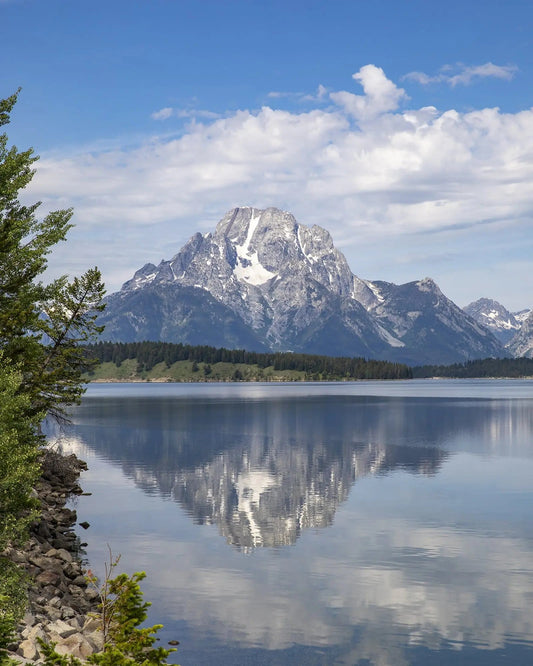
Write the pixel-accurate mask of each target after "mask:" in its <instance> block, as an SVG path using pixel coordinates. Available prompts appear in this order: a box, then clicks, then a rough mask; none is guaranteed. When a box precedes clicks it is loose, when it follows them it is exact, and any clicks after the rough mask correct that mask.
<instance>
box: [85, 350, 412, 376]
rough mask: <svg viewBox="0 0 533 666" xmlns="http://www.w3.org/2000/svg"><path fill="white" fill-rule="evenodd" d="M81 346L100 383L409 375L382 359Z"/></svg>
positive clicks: (396, 364)
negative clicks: (94, 363)
mask: <svg viewBox="0 0 533 666" xmlns="http://www.w3.org/2000/svg"><path fill="white" fill-rule="evenodd" d="M85 350H86V354H87V357H88V359H90V360H91V361H92V362H94V361H95V360H97V361H98V362H99V364H98V366H96V367H93V368H92V369H91V370H89V371H88V373H87V378H88V379H91V380H100V381H106V380H107V381H142V380H144V381H147V380H148V381H177V382H179V381H182V382H191V381H192V382H194V381H196V382H198V381H200V382H201V381H349V380H356V379H409V378H410V377H411V376H412V372H411V369H410V368H409V367H408V366H406V365H403V364H401V363H391V362H388V361H373V360H366V359H364V358H346V357H332V356H316V355H310V354H292V353H289V352H274V353H260V352H249V351H245V350H243V349H224V348H215V347H208V346H193V345H183V344H173V343H169V342H128V343H122V342H99V343H97V344H94V345H88V346H86V347H85Z"/></svg>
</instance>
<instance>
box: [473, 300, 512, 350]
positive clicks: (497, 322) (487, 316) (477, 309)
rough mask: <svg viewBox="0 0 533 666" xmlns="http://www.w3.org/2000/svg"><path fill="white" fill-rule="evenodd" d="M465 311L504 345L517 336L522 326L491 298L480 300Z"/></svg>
mask: <svg viewBox="0 0 533 666" xmlns="http://www.w3.org/2000/svg"><path fill="white" fill-rule="evenodd" d="M463 309H464V311H465V312H466V313H467V314H468V315H470V316H471V317H472V319H475V320H476V321H477V322H478V323H479V324H481V325H482V326H485V327H486V328H488V329H489V330H490V331H491V332H492V333H493V334H494V335H495V336H496V337H497V338H498V340H499V341H500V342H501V343H502V344H504V345H505V344H507V343H508V342H509V341H510V340H511V338H512V337H513V336H514V335H516V333H517V332H518V331H519V330H520V327H521V325H522V322H520V321H519V320H518V319H517V318H516V317H515V316H514V315H513V314H512V313H511V312H509V311H508V310H507V309H506V308H504V306H503V305H502V304H501V303H498V301H494V300H492V299H491V298H479V299H478V300H477V301H474V302H473V303H470V304H469V305H467V306H466V307H465V308H463Z"/></svg>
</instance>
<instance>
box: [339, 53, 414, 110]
mask: <svg viewBox="0 0 533 666" xmlns="http://www.w3.org/2000/svg"><path fill="white" fill-rule="evenodd" d="M353 78H354V79H355V80H356V81H357V82H359V83H360V84H361V85H362V87H363V91H364V93H365V94H364V95H354V94H353V93H350V92H346V91H345V90H343V91H341V92H333V93H330V98H331V99H332V100H333V101H334V102H335V103H336V104H338V105H339V106H340V107H342V108H343V109H344V110H345V111H346V113H348V114H350V115H351V116H353V117H354V118H356V119H358V120H365V119H369V118H374V117H376V116H378V115H380V114H382V113H385V112H387V111H394V110H396V109H397V108H398V105H399V104H400V102H401V101H402V100H403V99H407V94H406V92H405V90H403V88H397V87H396V85H395V84H394V83H393V82H392V81H390V80H389V79H388V78H387V77H386V76H385V72H384V71H383V70H382V69H381V67H376V66H375V65H365V66H364V67H361V69H360V70H359V71H358V72H357V73H355V74H354V75H353Z"/></svg>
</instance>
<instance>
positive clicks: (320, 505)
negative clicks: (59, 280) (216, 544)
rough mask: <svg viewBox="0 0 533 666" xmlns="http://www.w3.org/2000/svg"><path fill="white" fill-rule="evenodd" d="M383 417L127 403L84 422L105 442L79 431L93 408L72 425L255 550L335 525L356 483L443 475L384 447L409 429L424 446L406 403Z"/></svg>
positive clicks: (365, 406)
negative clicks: (101, 424)
mask: <svg viewBox="0 0 533 666" xmlns="http://www.w3.org/2000/svg"><path fill="white" fill-rule="evenodd" d="M318 406H320V409H317V407H318ZM381 407H382V405H381V403H380V401H379V400H377V399H372V398H364V399H359V400H356V401H354V400H353V399H346V400H343V401H340V402H339V400H335V401H333V400H332V401H331V404H330V405H327V406H326V409H323V401H322V400H320V401H317V400H313V399H311V400H309V399H306V400H299V401H295V402H292V401H291V403H290V404H287V403H286V402H284V401H268V402H266V403H261V404H258V403H249V402H242V401H224V403H221V402H216V401H215V402H211V401H209V402H205V401H180V402H174V403H169V402H168V401H164V400H163V401H161V400H158V401H157V402H156V401H148V403H147V402H146V400H132V399H129V400H126V401H124V402H123V404H120V405H119V406H117V405H116V404H114V403H113V404H109V403H103V404H99V405H98V407H96V406H91V404H90V403H89V404H88V407H87V408H86V409H88V410H89V414H87V418H88V419H89V420H92V419H94V418H96V419H97V420H98V421H105V422H106V423H107V424H108V426H107V428H106V433H105V436H102V437H95V436H94V433H93V434H92V435H91V432H92V428H91V430H90V431H89V432H86V431H85V430H84V426H83V424H84V422H85V416H84V415H85V411H86V410H84V409H82V410H81V412H80V413H78V414H77V416H76V421H77V424H78V425H77V432H78V433H79V434H81V435H82V436H83V438H84V440H85V441H86V442H87V443H88V444H89V445H90V446H91V447H93V448H94V449H95V450H96V451H97V452H98V453H100V454H104V455H105V457H106V458H108V459H111V460H114V461H120V463H121V465H122V467H123V470H124V473H125V475H126V476H128V477H130V478H133V479H134V480H135V483H136V484H137V485H138V486H139V487H141V488H142V489H143V490H144V491H146V492H147V493H154V492H157V493H160V494H161V495H163V496H167V497H171V498H173V499H174V500H175V501H177V502H178V503H179V504H180V505H181V506H182V507H183V508H184V509H185V510H186V511H187V512H188V513H189V514H190V515H191V516H192V518H193V520H194V521H195V522H196V523H198V524H216V525H217V526H218V528H219V531H220V533H221V534H222V535H224V536H225V537H226V539H227V541H228V543H230V544H232V545H234V546H236V547H239V548H242V549H250V548H255V547H260V546H266V547H275V546H286V545H291V544H294V543H295V542H296V540H297V538H298V536H299V535H300V534H301V531H302V530H303V529H305V528H309V527H311V528H319V527H327V526H329V525H331V524H332V522H333V519H334V516H335V512H336V510H337V507H338V505H339V504H340V503H341V502H343V501H345V500H346V498H347V497H348V494H349V492H350V488H351V486H352V484H353V483H354V482H355V481H356V480H357V479H358V478H360V477H364V476H368V475H375V474H386V473H387V472H390V471H392V470H395V469H405V470H408V471H410V472H413V473H419V474H434V473H435V472H436V471H437V470H438V469H439V466H440V464H441V463H442V461H443V460H444V458H445V457H446V456H447V454H446V452H445V451H443V450H440V449H438V448H436V447H431V446H415V445H405V444H404V445H401V444H396V445H391V444H385V443H384V442H383V440H384V439H385V441H387V440H390V430H391V429H393V430H396V432H398V433H400V432H403V433H404V435H403V436H404V437H405V432H406V428H408V430H409V431H410V434H409V435H408V440H413V441H418V442H422V435H421V434H420V432H421V429H422V428H426V430H427V425H428V424H427V423H420V422H416V421H413V420H411V419H410V418H409V414H408V413H405V405H402V404H401V402H400V404H393V405H392V406H391V410H390V412H389V413H388V416H387V420H386V422H385V423H383V422H382V421H381V420H382V409H381ZM117 409H118V413H120V422H117V417H116V414H117ZM378 415H379V416H378ZM236 424H238V427H237V426H236ZM401 438H402V437H401V436H400V435H398V436H397V439H398V440H401ZM422 443H423V442H422Z"/></svg>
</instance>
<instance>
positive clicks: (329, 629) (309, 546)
mask: <svg viewBox="0 0 533 666" xmlns="http://www.w3.org/2000/svg"><path fill="white" fill-rule="evenodd" d="M72 418H73V424H72V425H71V426H69V427H68V428H63V430H62V431H61V432H59V433H56V435H57V436H58V437H59V439H60V441H61V443H62V446H63V447H64V449H65V450H67V451H71V450H72V451H75V452H76V453H77V454H78V455H79V456H80V457H82V458H84V459H85V460H87V462H88V464H89V471H88V472H86V473H84V475H83V476H82V481H81V482H82V485H83V488H84V490H85V491H86V492H90V493H92V495H91V496H87V497H80V498H79V500H77V510H78V516H79V520H80V521H81V520H86V521H88V522H89V523H90V525H91V526H90V528H89V529H88V530H87V532H85V531H83V530H82V529H81V528H79V532H78V533H79V535H80V538H81V539H82V540H86V541H88V546H87V548H86V551H87V557H88V560H89V562H90V565H91V568H92V569H93V570H94V571H96V572H99V573H102V571H103V568H104V562H105V561H106V560H107V559H108V545H109V547H110V548H111V549H112V552H113V553H114V554H115V555H118V554H119V553H120V554H121V561H120V568H121V570H125V571H127V572H129V573H132V572H134V571H139V570H143V571H146V573H147V578H146V580H145V581H144V583H143V590H144V592H145V597H146V599H147V600H150V601H151V602H152V608H151V613H150V618H149V620H150V621H151V622H152V623H155V622H158V623H159V622H160V623H162V624H164V625H165V627H164V629H163V630H162V631H161V632H160V634H159V635H160V636H161V640H162V644H166V642H167V641H168V640H172V639H177V640H179V641H180V647H179V650H178V652H177V653H176V654H175V655H173V658H171V659H170V663H179V664H181V665H182V666H204V665H206V666H210V665H213V666H214V665H215V664H216V665H217V666H220V665H231V666H240V665H251V664H254V665H255V664H259V665H265V666H266V665H268V666H273V665H280V666H282V665H288V664H290V665H294V664H296V665H300V664H301V665H305V666H307V665H311V666H312V665H315V664H328V665H329V664H339V665H340V664H342V665H356V664H357V665H360V666H367V665H369V664H372V665H376V666H388V665H391V666H404V665H425V664H439V665H448V664H453V665H454V666H456V665H462V664H469V665H472V664H474V665H479V666H493V665H496V664H512V665H513V666H519V665H521V664H524V665H525V664H528V665H530V664H532V663H533V381H527V380H413V381H398V382H354V383H331V384H326V383H324V384H322V383H318V384H300V383H294V384H242V383H241V384H91V385H90V386H89V388H88V391H87V394H86V396H85V397H84V399H83V402H82V405H81V406H80V407H79V408H76V409H75V410H74V411H73V414H72Z"/></svg>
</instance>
